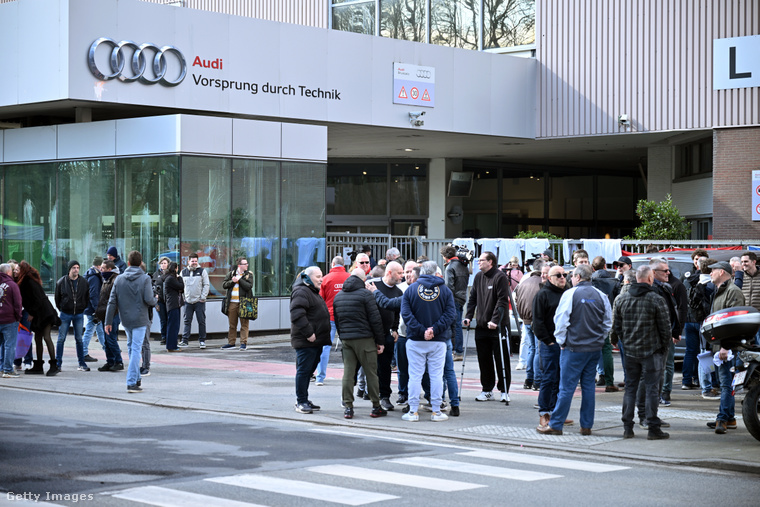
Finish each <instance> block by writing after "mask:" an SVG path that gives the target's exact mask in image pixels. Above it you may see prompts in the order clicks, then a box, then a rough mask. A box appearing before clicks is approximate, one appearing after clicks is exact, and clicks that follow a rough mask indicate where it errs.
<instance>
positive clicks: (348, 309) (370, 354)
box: [333, 268, 388, 419]
mask: <svg viewBox="0 0 760 507" xmlns="http://www.w3.org/2000/svg"><path fill="white" fill-rule="evenodd" d="M364 279H365V274H364V270H362V269H361V268H356V269H354V270H353V271H352V272H351V276H349V277H348V278H346V281H345V282H343V290H341V291H340V292H339V293H338V295H336V296H335V300H334V301H333V316H334V317H335V327H336V328H337V330H338V335H339V336H340V339H341V342H343V404H344V405H345V408H346V410H345V412H344V414H343V417H345V418H346V419H352V418H353V417H354V382H355V379H356V367H357V364H359V365H361V366H362V367H363V368H364V373H365V375H366V376H367V391H368V392H369V398H370V400H372V413H371V414H370V416H371V417H381V416H384V415H387V414H388V412H387V411H386V410H385V409H383V407H381V406H380V392H379V383H378V379H377V355H378V354H382V353H383V350H384V349H385V333H383V321H382V319H381V318H380V312H379V311H378V309H377V303H376V302H375V297H374V296H373V295H372V293H371V292H370V291H369V290H367V289H366V288H365V287H364Z"/></svg>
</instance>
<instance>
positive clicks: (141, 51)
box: [87, 37, 187, 86]
mask: <svg viewBox="0 0 760 507" xmlns="http://www.w3.org/2000/svg"><path fill="white" fill-rule="evenodd" d="M103 43H106V44H110V45H111V47H112V48H113V49H112V50H111V58H110V65H111V73H110V74H104V73H103V72H101V71H100V69H98V65H97V63H96V62H95V51H96V50H97V49H98V46H100V45H101V44H103ZM123 47H127V48H128V49H132V50H133V51H134V52H133V53H132V65H131V67H132V75H131V76H125V75H124V74H123V73H122V71H123V70H124V64H125V60H126V59H125V58H124V55H123V54H122V53H121V48H123ZM146 50H147V51H153V52H154V56H153V74H154V77H153V78H152V79H151V78H150V77H146V76H145V69H146V67H147V63H146V56H145V52H146ZM166 53H174V54H175V55H176V57H177V59H178V60H179V63H180V66H181V69H180V72H179V75H178V76H177V78H176V79H174V80H171V79H167V78H166V70H167V68H168V64H167V62H166V57H165V56H164V55H165V54H166ZM87 62H88V64H89V66H90V72H92V74H93V75H94V76H95V77H96V78H98V79H102V80H104V81H108V80H109V79H113V78H119V80H120V81H123V82H125V83H131V82H132V81H137V80H139V81H140V82H141V83H145V84H156V83H161V84H162V85H164V86H177V85H178V84H180V83H181V82H182V80H183V79H185V76H186V75H187V62H186V61H185V56H184V55H183V54H182V52H181V51H180V50H179V49H177V48H175V47H174V46H163V47H159V46H157V45H155V44H150V43H147V44H140V45H138V44H136V43H134V42H132V41H130V40H123V41H121V42H116V41H115V40H113V39H109V38H107V37H101V38H100V39H97V40H96V41H95V42H93V43H92V45H91V46H90V52H89V54H88V57H87Z"/></svg>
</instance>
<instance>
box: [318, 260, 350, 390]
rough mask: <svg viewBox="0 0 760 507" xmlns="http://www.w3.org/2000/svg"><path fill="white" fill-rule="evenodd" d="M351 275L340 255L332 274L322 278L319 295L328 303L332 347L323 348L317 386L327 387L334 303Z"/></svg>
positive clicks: (333, 332)
mask: <svg viewBox="0 0 760 507" xmlns="http://www.w3.org/2000/svg"><path fill="white" fill-rule="evenodd" d="M349 276H350V275H349V274H348V273H347V272H346V267H345V265H344V263H343V257H341V256H340V255H338V256H336V257H334V258H333V260H332V263H331V264H330V272H329V273H328V274H327V275H325V277H324V278H322V287H321V288H320V289H319V295H320V296H322V299H324V300H325V303H327V309H328V310H329V311H330V345H325V346H324V347H323V348H322V355H321V357H320V359H319V366H317V385H318V386H323V385H325V376H327V362H328V361H329V359H330V349H332V343H333V342H334V341H335V315H334V314H333V301H334V300H335V295H336V294H338V292H340V291H341V289H342V288H343V282H345V281H346V278H348V277H349Z"/></svg>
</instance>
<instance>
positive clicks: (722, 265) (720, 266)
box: [709, 261, 734, 273]
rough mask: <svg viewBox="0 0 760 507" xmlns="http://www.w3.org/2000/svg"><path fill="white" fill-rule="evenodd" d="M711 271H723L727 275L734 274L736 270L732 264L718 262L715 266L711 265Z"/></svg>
mask: <svg viewBox="0 0 760 507" xmlns="http://www.w3.org/2000/svg"><path fill="white" fill-rule="evenodd" d="M709 267H710V269H723V270H725V271H726V273H733V272H734V270H733V269H731V264H729V263H728V262H727V261H720V262H716V263H715V264H710V266H709Z"/></svg>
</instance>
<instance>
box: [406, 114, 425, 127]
mask: <svg viewBox="0 0 760 507" xmlns="http://www.w3.org/2000/svg"><path fill="white" fill-rule="evenodd" d="M424 115H425V111H410V112H409V123H411V124H412V127H422V126H423V125H425V122H424V121H423V120H420V116H424Z"/></svg>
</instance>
